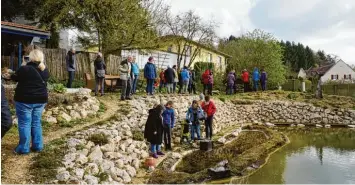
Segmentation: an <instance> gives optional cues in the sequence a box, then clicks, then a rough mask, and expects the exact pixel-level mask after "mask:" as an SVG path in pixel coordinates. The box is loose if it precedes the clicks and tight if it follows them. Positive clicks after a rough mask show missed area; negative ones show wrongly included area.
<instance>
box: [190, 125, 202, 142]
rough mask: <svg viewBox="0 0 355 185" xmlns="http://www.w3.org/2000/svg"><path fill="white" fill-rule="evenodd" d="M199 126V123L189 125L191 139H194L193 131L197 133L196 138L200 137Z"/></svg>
mask: <svg viewBox="0 0 355 185" xmlns="http://www.w3.org/2000/svg"><path fill="white" fill-rule="evenodd" d="M200 130H201V126H200V124H192V125H191V141H193V140H194V139H195V133H196V134H197V139H201V134H200V133H201V131H200Z"/></svg>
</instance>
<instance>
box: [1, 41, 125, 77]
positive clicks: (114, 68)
mask: <svg viewBox="0 0 355 185" xmlns="http://www.w3.org/2000/svg"><path fill="white" fill-rule="evenodd" d="M41 50H42V51H43V53H44V56H45V64H46V66H47V68H48V70H49V73H50V75H51V76H52V77H54V78H56V79H58V80H66V79H68V72H67V66H66V60H65V57H66V54H67V52H66V50H65V49H46V48H43V49H41ZM95 57H96V54H95V53H88V52H84V53H78V54H76V72H75V79H77V80H82V79H84V76H85V73H91V75H92V76H94V60H95ZM106 58H107V61H105V63H106V68H107V73H108V74H111V75H117V74H119V65H120V62H121V57H119V56H114V55H108V56H107V57H106ZM17 63H18V62H17V58H16V59H15V60H14V65H15V69H16V68H17ZM10 65H11V64H10V56H2V57H1V67H8V68H9V67H10Z"/></svg>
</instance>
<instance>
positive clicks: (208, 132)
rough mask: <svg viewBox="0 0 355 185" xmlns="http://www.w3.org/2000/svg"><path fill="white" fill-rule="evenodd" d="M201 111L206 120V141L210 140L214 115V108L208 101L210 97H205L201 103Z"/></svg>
mask: <svg viewBox="0 0 355 185" xmlns="http://www.w3.org/2000/svg"><path fill="white" fill-rule="evenodd" d="M201 107H202V109H203V111H204V112H205V113H206V114H207V118H206V121H205V127H206V139H212V124H213V116H214V114H215V113H216V109H217V108H216V106H215V104H214V103H213V102H212V101H211V100H210V96H205V101H204V102H202V105H201Z"/></svg>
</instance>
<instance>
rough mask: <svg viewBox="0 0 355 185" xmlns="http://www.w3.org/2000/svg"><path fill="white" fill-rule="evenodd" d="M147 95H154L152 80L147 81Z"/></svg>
mask: <svg viewBox="0 0 355 185" xmlns="http://www.w3.org/2000/svg"><path fill="white" fill-rule="evenodd" d="M146 90H147V93H148V94H150V95H153V94H154V92H153V91H154V79H147V88H146Z"/></svg>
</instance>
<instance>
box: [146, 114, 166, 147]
mask: <svg viewBox="0 0 355 185" xmlns="http://www.w3.org/2000/svg"><path fill="white" fill-rule="evenodd" d="M154 132H156V134H154ZM144 138H146V139H147V141H148V142H150V143H151V144H159V145H160V144H161V143H162V142H163V118H162V117H161V115H160V110H159V109H157V108H155V109H150V110H149V116H148V120H147V123H146V124H145V129H144Z"/></svg>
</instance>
